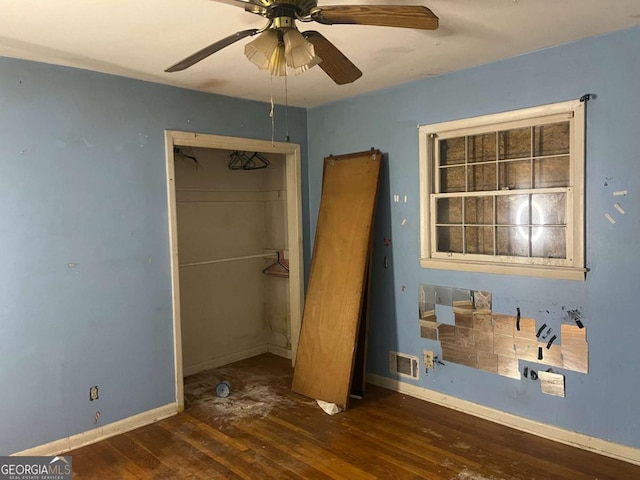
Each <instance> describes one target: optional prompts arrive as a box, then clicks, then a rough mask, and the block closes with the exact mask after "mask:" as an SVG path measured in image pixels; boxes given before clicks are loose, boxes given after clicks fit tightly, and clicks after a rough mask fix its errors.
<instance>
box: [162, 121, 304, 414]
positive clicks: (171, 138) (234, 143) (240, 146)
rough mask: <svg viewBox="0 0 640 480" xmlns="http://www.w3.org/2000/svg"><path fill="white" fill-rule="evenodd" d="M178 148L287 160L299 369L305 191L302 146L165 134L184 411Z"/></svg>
mask: <svg viewBox="0 0 640 480" xmlns="http://www.w3.org/2000/svg"><path fill="white" fill-rule="evenodd" d="M174 146H184V147H202V148H212V149H219V150H241V151H252V152H260V153H275V154H282V155H285V156H286V162H285V170H286V180H285V183H286V191H287V195H286V210H287V213H286V219H287V235H288V239H287V240H288V247H289V318H290V322H291V361H292V363H293V364H294V365H295V359H296V353H297V350H298V339H299V338H300V326H301V323H302V303H303V298H304V297H303V281H302V279H303V269H302V190H301V175H300V145H298V144H295V143H285V142H270V141H266V140H254V139H250V138H239V137H223V136H218V135H207V134H201V133H193V132H180V131H175V130H165V154H166V162H167V199H168V203H169V243H170V248H171V290H172V302H173V351H174V364H175V373H176V378H175V381H176V405H177V407H178V411H182V410H183V409H184V380H183V372H182V330H181V324H180V279H179V262H178V222H177V210H176V185H175V168H174V155H173V148H174Z"/></svg>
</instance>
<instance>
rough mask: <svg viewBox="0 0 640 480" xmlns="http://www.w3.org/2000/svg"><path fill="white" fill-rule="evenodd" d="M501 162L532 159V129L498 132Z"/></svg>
mask: <svg viewBox="0 0 640 480" xmlns="http://www.w3.org/2000/svg"><path fill="white" fill-rule="evenodd" d="M498 139H499V144H500V157H499V158H500V160H508V159H512V158H530V157H531V128H530V127H525V128H516V129H513V130H504V131H502V132H498Z"/></svg>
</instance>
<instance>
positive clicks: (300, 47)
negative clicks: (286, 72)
mask: <svg viewBox="0 0 640 480" xmlns="http://www.w3.org/2000/svg"><path fill="white" fill-rule="evenodd" d="M283 37H284V52H285V56H286V58H287V65H289V66H290V67H291V68H293V69H300V68H303V67H306V68H310V67H311V66H313V65H315V64H317V63H318V62H316V63H313V61H314V59H315V57H316V52H315V49H314V48H313V45H311V44H310V43H309V42H307V39H306V38H304V36H303V35H302V34H301V33H300V32H299V31H298V30H296V29H295V28H291V29H289V30H287V31H285V32H284V35H283ZM306 68H305V69H306Z"/></svg>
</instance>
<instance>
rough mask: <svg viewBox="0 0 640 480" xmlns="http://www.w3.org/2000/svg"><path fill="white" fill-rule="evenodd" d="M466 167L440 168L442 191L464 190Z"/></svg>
mask: <svg viewBox="0 0 640 480" xmlns="http://www.w3.org/2000/svg"><path fill="white" fill-rule="evenodd" d="M465 172H466V168H465V167H448V168H441V169H440V193H451V192H464V191H465V189H466V183H465V174H466V173H465Z"/></svg>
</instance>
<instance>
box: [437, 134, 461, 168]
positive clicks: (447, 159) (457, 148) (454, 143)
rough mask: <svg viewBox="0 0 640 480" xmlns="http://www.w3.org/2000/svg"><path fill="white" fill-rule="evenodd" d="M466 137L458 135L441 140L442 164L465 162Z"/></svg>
mask: <svg viewBox="0 0 640 480" xmlns="http://www.w3.org/2000/svg"><path fill="white" fill-rule="evenodd" d="M464 139H465V137H458V138H449V139H447V140H440V165H455V164H458V163H464V159H465V149H464Z"/></svg>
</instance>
